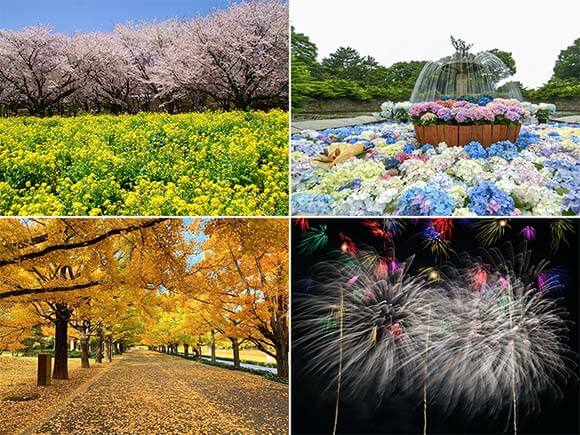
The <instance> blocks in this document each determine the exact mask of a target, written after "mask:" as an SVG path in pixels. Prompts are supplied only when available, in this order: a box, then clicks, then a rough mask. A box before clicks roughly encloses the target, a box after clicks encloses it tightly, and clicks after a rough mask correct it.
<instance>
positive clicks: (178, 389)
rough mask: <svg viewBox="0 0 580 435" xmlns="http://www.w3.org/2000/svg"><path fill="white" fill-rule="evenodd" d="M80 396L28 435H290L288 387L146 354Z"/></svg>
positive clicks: (122, 363) (128, 358)
mask: <svg viewBox="0 0 580 435" xmlns="http://www.w3.org/2000/svg"><path fill="white" fill-rule="evenodd" d="M83 390H84V391H81V392H80V393H79V394H78V395H77V396H76V397H74V398H73V399H72V400H70V401H69V402H68V403H66V404H65V405H63V406H62V409H58V410H57V411H56V412H55V413H53V415H51V416H49V418H48V419H47V420H46V421H44V422H41V423H40V424H39V426H38V427H37V429H36V431H35V432H34V433H43V434H47V433H50V434H57V433H58V434H62V433H69V434H81V433H82V434H111V433H115V434H121V433H124V434H129V433H130V434H136V433H139V434H153V433H155V434H166V433H175V434H183V433H197V434H200V433H202V434H213V433H252V434H254V433H255V434H258V433H284V434H286V433H288V386H287V385H284V384H280V383H276V382H272V381H269V380H267V379H264V378H263V377H261V376H256V375H252V374H248V373H241V372H234V371H231V370H224V369H220V368H217V367H211V366H207V365H203V364H199V363H196V362H193V361H188V360H185V359H183V358H179V357H173V356H169V355H164V354H159V353H155V352H151V351H147V350H142V349H135V350H133V351H131V352H129V353H127V354H126V355H125V356H124V357H123V358H122V359H120V360H119V361H118V362H117V363H115V364H113V365H112V366H111V367H110V368H109V369H108V370H106V372H104V373H102V374H101V376H99V377H98V378H97V379H96V380H95V381H94V382H92V383H91V384H89V385H88V386H87V388H85V389H83Z"/></svg>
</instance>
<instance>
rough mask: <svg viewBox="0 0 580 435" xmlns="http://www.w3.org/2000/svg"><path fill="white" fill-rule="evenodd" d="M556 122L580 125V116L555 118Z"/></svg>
mask: <svg viewBox="0 0 580 435" xmlns="http://www.w3.org/2000/svg"><path fill="white" fill-rule="evenodd" d="M554 121H560V122H568V123H570V124H576V123H580V115H571V116H562V117H561V118H554Z"/></svg>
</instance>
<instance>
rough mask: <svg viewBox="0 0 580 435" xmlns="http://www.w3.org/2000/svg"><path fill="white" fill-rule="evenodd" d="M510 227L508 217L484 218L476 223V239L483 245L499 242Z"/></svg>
mask: <svg viewBox="0 0 580 435" xmlns="http://www.w3.org/2000/svg"><path fill="white" fill-rule="evenodd" d="M509 228H510V225H509V221H508V220H507V219H482V220H480V221H478V222H476V223H475V225H474V229H475V239H476V240H478V241H479V242H480V243H481V244H482V245H483V246H491V245H493V244H494V243H496V242H498V241H499V240H500V239H501V238H502V237H503V236H504V234H505V232H506V230H507V229H509Z"/></svg>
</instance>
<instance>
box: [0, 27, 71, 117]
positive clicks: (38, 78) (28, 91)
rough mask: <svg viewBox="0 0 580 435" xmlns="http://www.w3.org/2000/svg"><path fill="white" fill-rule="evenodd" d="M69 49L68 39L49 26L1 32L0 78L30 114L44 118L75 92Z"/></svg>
mask: <svg viewBox="0 0 580 435" xmlns="http://www.w3.org/2000/svg"><path fill="white" fill-rule="evenodd" d="M71 48H72V47H71V44H70V39H68V38H66V37H65V36H63V35H58V34H53V33H52V32H51V30H50V28H48V27H44V26H36V27H30V28H26V29H23V30H20V31H9V30H0V58H2V59H3V62H2V68H0V79H1V80H2V81H3V82H4V83H5V84H7V85H8V86H10V87H12V89H13V90H14V91H16V92H17V93H18V95H19V97H20V99H21V103H22V105H23V106H24V107H25V108H26V109H28V112H29V113H30V114H31V115H40V116H43V115H45V114H46V113H47V112H48V111H49V110H50V109H52V108H53V107H54V106H56V105H57V104H58V103H59V102H61V101H62V100H63V99H64V98H66V97H68V96H69V95H71V94H72V93H73V92H75V91H76V90H77V88H78V86H79V83H78V81H77V79H76V75H75V65H74V64H73V63H72V62H71V60H72V57H73V56H71V55H72V50H71Z"/></svg>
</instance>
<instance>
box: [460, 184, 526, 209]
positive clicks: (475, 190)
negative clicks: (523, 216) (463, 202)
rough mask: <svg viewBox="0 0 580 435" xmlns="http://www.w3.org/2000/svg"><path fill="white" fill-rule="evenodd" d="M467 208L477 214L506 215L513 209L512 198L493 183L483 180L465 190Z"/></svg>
mask: <svg viewBox="0 0 580 435" xmlns="http://www.w3.org/2000/svg"><path fill="white" fill-rule="evenodd" d="M467 194H468V195H469V199H470V203H469V210H471V211H472V212H474V213H475V214H477V215H478V216H508V215H510V214H511V213H512V212H513V211H514V207H515V204H514V200H513V199H512V197H511V196H509V195H508V194H507V193H505V192H504V191H503V190H501V189H499V188H498V187H497V186H496V185H495V184H494V183H491V182H489V181H484V182H482V183H479V184H478V185H477V186H475V187H472V188H471V189H469V191H468V192H467Z"/></svg>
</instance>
